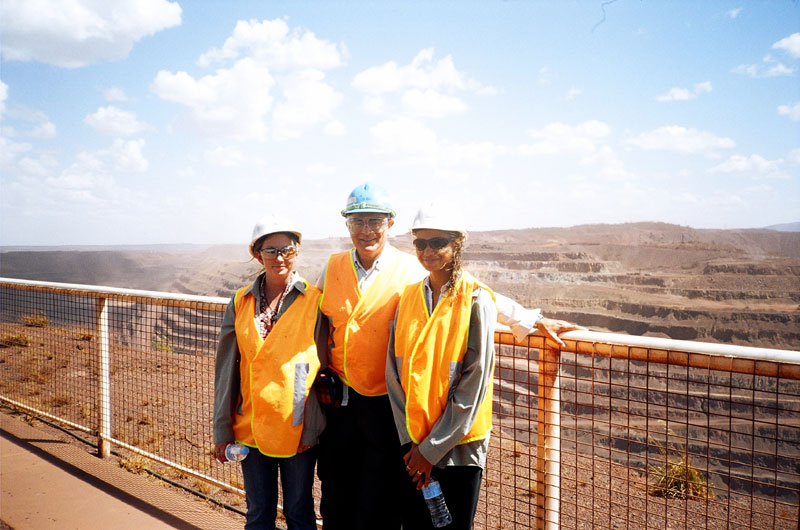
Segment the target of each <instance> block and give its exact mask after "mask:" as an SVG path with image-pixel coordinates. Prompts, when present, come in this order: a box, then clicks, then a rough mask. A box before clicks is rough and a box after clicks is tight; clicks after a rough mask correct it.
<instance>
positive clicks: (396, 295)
mask: <svg viewBox="0 0 800 530" xmlns="http://www.w3.org/2000/svg"><path fill="white" fill-rule="evenodd" d="M386 259H387V263H381V270H380V271H379V272H377V275H376V276H375V278H374V279H373V280H372V282H371V283H370V284H369V285H368V286H367V288H366V290H365V291H364V292H362V291H361V289H360V288H359V286H358V274H357V273H356V268H355V263H354V262H353V257H352V252H351V251H347V252H342V253H339V254H333V255H331V257H330V258H329V259H328V265H327V268H326V269H325V286H324V289H323V294H322V303H321V304H320V310H321V311H322V313H323V314H324V315H327V316H328V317H330V319H331V323H332V324H333V328H334V329H333V347H332V348H331V361H330V366H331V368H333V370H334V371H335V372H336V373H338V374H339V375H340V376H341V378H342V380H343V381H344V382H345V383H346V384H347V385H348V386H350V387H352V388H353V389H355V391H356V392H358V393H359V394H362V395H365V396H380V395H384V394H386V392H387V391H386V351H387V348H388V346H389V322H391V321H392V319H394V314H395V310H396V309H397V302H398V301H399V300H400V293H402V292H403V289H405V287H406V286H407V285H409V284H411V283H414V282H416V281H418V280H419V279H420V278H421V277H423V275H424V269H422V266H421V265H420V264H419V262H418V261H417V260H416V259H415V258H414V257H412V256H410V255H408V254H406V253H405V252H392V253H391V254H389V255H388V256H386Z"/></svg>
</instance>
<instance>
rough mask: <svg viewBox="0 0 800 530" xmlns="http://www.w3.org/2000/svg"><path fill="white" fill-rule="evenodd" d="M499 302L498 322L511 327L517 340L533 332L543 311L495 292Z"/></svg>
mask: <svg viewBox="0 0 800 530" xmlns="http://www.w3.org/2000/svg"><path fill="white" fill-rule="evenodd" d="M494 296H495V301H496V304H497V322H499V323H500V324H503V325H504V326H508V327H509V328H511V333H512V334H513V335H514V338H515V339H516V340H517V342H522V341H523V340H525V337H527V336H528V334H529V333H531V332H532V331H533V330H534V328H535V326H536V322H538V321H539V318H540V317H541V315H542V311H541V310H540V309H538V308H536V309H526V308H525V307H523V306H522V305H521V304H519V303H517V302H515V301H514V300H512V299H511V298H509V297H507V296H504V295H502V294H500V293H494Z"/></svg>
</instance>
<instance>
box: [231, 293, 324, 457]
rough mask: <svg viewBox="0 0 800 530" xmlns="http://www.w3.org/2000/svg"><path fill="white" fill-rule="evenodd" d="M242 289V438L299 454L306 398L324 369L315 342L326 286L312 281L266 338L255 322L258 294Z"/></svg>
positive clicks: (237, 423)
mask: <svg viewBox="0 0 800 530" xmlns="http://www.w3.org/2000/svg"><path fill="white" fill-rule="evenodd" d="M247 289H248V288H247V287H244V288H242V289H239V290H238V291H236V296H235V297H234V306H235V308H236V321H235V329H236V341H237V343H238V345H239V353H240V355H241V360H240V363H239V373H240V381H241V403H240V407H239V408H240V410H241V414H236V415H234V420H233V433H234V435H235V437H236V441H238V442H240V443H242V444H244V445H248V446H250V447H256V448H258V450H259V451H261V452H262V453H264V454H265V455H267V456H274V457H290V456H293V455H295V454H296V453H297V446H298V445H299V443H300V435H301V434H302V432H303V412H304V411H305V405H306V397H307V396H308V392H309V391H310V389H311V384H312V383H313V382H314V378H315V377H316V375H317V371H318V370H319V357H318V355H317V348H316V343H315V341H314V329H315V327H316V322H317V310H318V303H319V296H320V294H321V292H320V290H319V289H317V288H316V287H313V286H310V285H308V284H307V283H306V292H305V294H300V295H299V296H298V297H297V298H296V299H295V300H294V302H292V305H291V306H289V307H288V308H287V309H286V311H285V312H284V313H283V315H281V318H280V319H279V320H278V321H277V322H276V323H275V326H274V327H273V328H272V330H271V331H270V333H269V335H267V338H266V340H264V339H262V338H261V335H260V334H259V333H258V328H257V327H256V324H255V314H256V313H255V310H256V307H255V304H256V297H255V296H254V295H253V294H252V293H250V294H248V295H246V296H245V295H244V293H245V291H247Z"/></svg>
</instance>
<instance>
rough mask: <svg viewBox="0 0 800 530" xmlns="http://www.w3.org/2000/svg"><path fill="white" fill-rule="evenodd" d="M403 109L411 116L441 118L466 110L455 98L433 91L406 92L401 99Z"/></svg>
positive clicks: (417, 90)
mask: <svg viewBox="0 0 800 530" xmlns="http://www.w3.org/2000/svg"><path fill="white" fill-rule="evenodd" d="M402 103H403V108H404V109H405V110H406V111H407V112H408V114H409V115H411V116H419V117H421V118H441V117H442V116H446V115H448V114H458V113H460V112H464V111H466V110H467V105H466V104H465V103H464V102H463V101H461V100H460V99H459V98H457V97H453V96H445V95H443V94H441V93H439V92H437V91H435V90H432V89H428V90H425V91H422V90H419V89H416V88H414V89H411V90H407V91H406V92H405V93H404V94H403V97H402Z"/></svg>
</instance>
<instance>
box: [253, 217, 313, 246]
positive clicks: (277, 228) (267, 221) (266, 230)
mask: <svg viewBox="0 0 800 530" xmlns="http://www.w3.org/2000/svg"><path fill="white" fill-rule="evenodd" d="M278 232H286V233H289V234H294V235H295V236H297V242H298V243H300V241H301V240H302V239H303V234H301V233H300V232H299V231H298V230H297V229H296V228H295V224H294V223H293V222H291V221H289V220H288V219H286V218H284V217H281V216H279V215H277V214H269V215H266V216H264V217H262V218H261V219H259V221H258V222H257V223H256V225H255V226H254V227H253V236H252V237H251V238H250V254H252V255H253V256H255V255H256V254H255V252H254V251H253V245H255V244H256V241H258V240H259V239H261V238H262V237H264V236H268V235H270V234H275V233H278Z"/></svg>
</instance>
